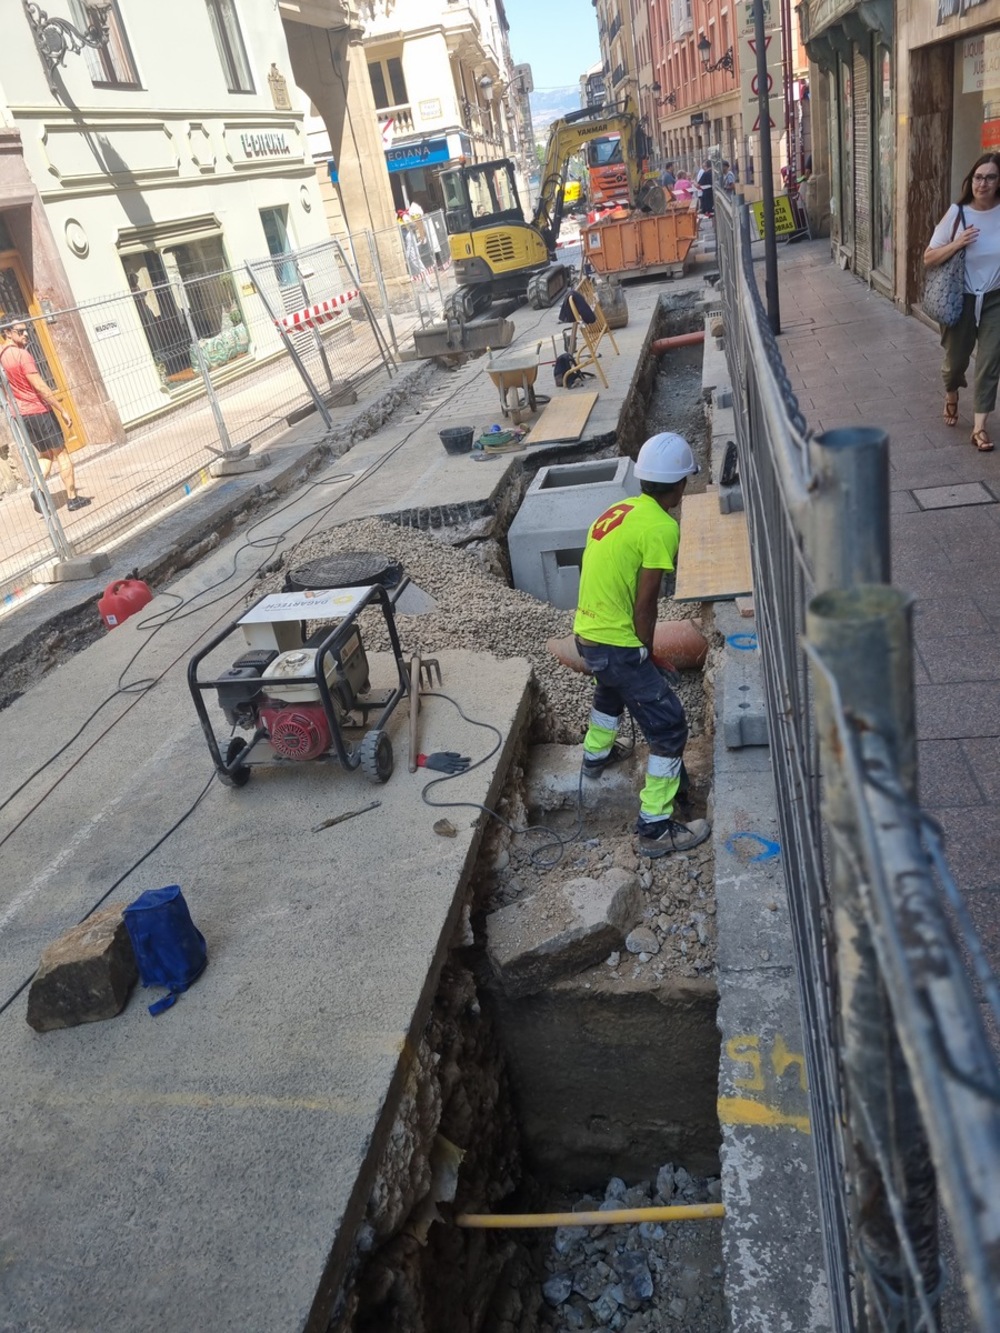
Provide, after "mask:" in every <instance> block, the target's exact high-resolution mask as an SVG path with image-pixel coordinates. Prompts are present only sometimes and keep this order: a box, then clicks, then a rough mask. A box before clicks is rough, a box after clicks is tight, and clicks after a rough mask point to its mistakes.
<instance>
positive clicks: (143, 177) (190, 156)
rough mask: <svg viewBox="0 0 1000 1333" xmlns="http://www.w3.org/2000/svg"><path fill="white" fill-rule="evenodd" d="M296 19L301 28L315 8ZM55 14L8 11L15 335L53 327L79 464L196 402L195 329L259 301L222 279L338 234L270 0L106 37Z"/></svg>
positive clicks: (5, 313)
mask: <svg viewBox="0 0 1000 1333" xmlns="http://www.w3.org/2000/svg"><path fill="white" fill-rule="evenodd" d="M282 8H284V6H282ZM294 8H295V9H296V11H297V12H298V16H299V17H298V19H297V20H296V22H298V21H299V19H301V18H302V17H303V11H305V10H306V9H307V8H308V6H307V5H306V4H305V3H301V4H300V3H296V4H295V5H294ZM313 8H314V9H317V10H319V9H322V10H324V11H330V10H331V6H329V5H326V4H324V5H319V4H317V5H314V6H313ZM48 10H49V12H48V14H43V13H42V12H41V10H40V8H39V7H38V6H35V5H31V4H27V3H24V0H8V2H7V6H6V8H5V16H4V25H3V37H4V40H3V44H2V46H0V125H2V129H0V318H2V317H10V316H11V315H14V316H20V317H24V316H33V317H35V318H36V324H35V325H34V336H35V346H34V350H35V352H36V355H38V356H39V357H41V359H42V361H43V362H44V369H45V371H46V373H47V374H48V375H49V377H50V379H51V381H52V382H54V383H55V384H56V386H57V387H58V388H59V390H60V392H61V393H62V394H63V395H64V397H65V398H66V399H67V405H68V406H69V407H70V408H71V412H70V415H71V417H72V419H73V421H74V431H75V434H74V436H73V437H72V438H70V440H69V444H70V447H71V448H72V447H78V446H79V445H81V444H83V443H86V442H87V439H88V438H89V439H91V440H109V439H114V438H119V437H120V434H121V426H122V422H123V421H124V422H127V421H130V420H136V419H139V418H142V417H145V416H148V415H150V414H154V413H156V412H159V411H161V410H163V409H164V408H168V407H170V406H172V404H173V403H174V402H175V401H176V400H177V399H178V397H179V396H183V394H184V393H185V392H186V391H187V390H188V389H189V387H190V386H189V385H188V384H187V381H188V380H190V379H191V378H192V370H191V364H190V358H189V356H188V355H187V349H188V348H189V346H190V342H191V338H190V336H189V334H190V328H191V327H192V326H193V328H194V332H195V335H196V336H197V338H198V339H199V340H201V339H206V340H208V339H216V340H218V339H219V338H220V337H223V335H226V334H227V333H229V332H231V330H232V329H233V327H234V326H241V324H242V313H243V312H242V302H243V301H244V299H245V298H246V292H245V291H243V290H241V288H242V286H243V284H241V282H240V281H239V279H238V277H237V276H236V275H233V276H231V277H214V276H213V275H220V274H223V273H224V272H225V271H226V270H229V269H236V270H238V268H239V266H240V265H241V264H242V263H243V261H244V260H246V259H249V258H259V257H261V256H267V255H268V254H277V253H280V252H282V251H285V250H287V249H289V248H293V247H295V246H300V245H304V244H308V243H310V242H314V241H318V240H321V239H325V238H326V237H327V236H328V235H329V233H328V231H327V228H326V221H325V218H324V216H323V209H322V205H321V200H320V196H319V191H318V189H317V186H316V179H315V172H314V168H313V164H312V161H311V159H310V157H309V155H308V153H307V145H306V139H305V133H304V118H303V114H302V111H301V110H300V109H298V108H297V106H296V101H297V96H296V90H295V88H294V86H293V82H294V78H295V72H294V71H293V69H292V68H291V66H290V61H289V44H288V42H287V41H286V35H285V27H284V26H283V24H282V19H281V17H280V16H279V14H278V11H277V9H276V7H275V5H274V3H273V2H272V0H244V3H241V4H240V5H239V6H237V5H236V4H235V3H234V0H174V3H173V5H172V6H171V18H170V22H165V21H164V17H163V10H162V8H161V7H160V6H156V5H151V4H149V3H147V0H111V3H110V5H109V6H107V8H106V11H105V12H106V20H105V23H106V27H105V29H104V30H103V31H102V30H101V28H100V27H99V26H98V17H97V16H98V15H99V13H100V12H101V10H100V8H99V7H97V6H87V5H86V4H84V3H82V0H50V3H49V5H48ZM338 12H339V11H338ZM325 17H326V19H327V20H328V19H329V17H330V14H329V12H326V13H325ZM294 26H295V25H294V24H293V23H291V22H290V23H289V24H288V28H289V29H290V30H291V29H293V28H294ZM299 26H300V27H301V26H302V25H301V24H300V25H299ZM327 49H328V48H327ZM362 74H363V75H365V83H367V78H366V71H364V70H362ZM377 165H378V166H379V167H380V166H381V163H380V162H378V163H377ZM371 193H372V194H375V193H376V191H375V190H374V189H372V190H371ZM386 197H387V198H388V188H387V186H386ZM174 291H175V292H177V296H178V302H180V303H182V304H184V305H186V306H187V308H188V313H189V315H190V324H188V323H187V322H186V321H185V320H182V319H181V317H180V314H179V311H178V309H177V302H175V301H174V298H173V295H172V294H171V293H172V292H174ZM110 295H114V296H115V297H116V298H117V303H116V304H114V305H111V304H110V303H104V304H98V303H99V302H101V301H102V299H103V298H107V297H108V296H110ZM74 308H75V310H74ZM60 311H70V312H71V313H69V314H63V315H60V316H58V317H56V314H55V312H60ZM39 317H45V318H39ZM274 338H275V347H276V346H277V340H276V335H274ZM223 340H225V339H223ZM265 340H266V337H265ZM229 341H230V342H231V343H232V356H233V359H234V361H241V362H247V361H249V362H252V361H253V359H254V357H253V354H251V353H248V348H247V344H246V339H245V338H239V337H233V338H231V339H230V340H229ZM182 345H183V346H182ZM136 348H138V349H140V353H141V355H138V356H137V354H136V351H135V349H136ZM257 350H258V353H260V354H266V353H267V352H269V351H271V350H274V348H271V347H264V346H260V347H258V349H257ZM126 366H127V371H126V369H125V367H126ZM234 369H235V371H236V372H237V373H241V371H242V365H238V366H236V367H235V368H234Z"/></svg>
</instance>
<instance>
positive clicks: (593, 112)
mask: <svg viewBox="0 0 1000 1333" xmlns="http://www.w3.org/2000/svg"><path fill="white" fill-rule="evenodd" d="M612 134H617V135H619V136H620V137H621V144H622V162H623V164H624V166H625V171H626V173H627V176H628V185H629V194H630V196H631V198H632V200H633V201H635V200H636V198H637V197H638V194H639V187H640V185H641V180H642V159H643V157H644V156H645V154H644V152H642V150H641V144H640V142H639V139H640V135H641V134H642V131H641V129H640V126H639V118H638V116H637V115H636V114H635V113H634V111H633V110H632V109H631V107H630V105H629V104H628V103H627V102H626V103H625V104H623V105H614V106H611V107H585V108H583V110H581V111H574V112H572V113H571V114H570V115H568V116H564V117H563V118H562V119H561V120H557V121H555V122H554V123H553V125H552V127H551V129H550V130H549V142H548V147H547V148H546V151H545V164H544V166H543V167H542V183H541V188H540V190H539V193H538V203H537V204H536V206H535V213H534V216H533V218H532V223H533V224H534V226H536V227H537V228H538V229H539V231H540V232H541V233H542V235H543V236H544V237H545V240H546V242H547V244H548V245H549V247H550V249H552V248H554V247H555V243H556V241H557V240H558V237H559V227H560V224H561V223H562V198H563V188H564V186H565V183H566V171H567V168H568V166H569V162H570V159H571V158H572V156H573V154H574V153H577V152H579V150H580V149H581V148H582V147H583V146H584V144H587V143H590V142H591V140H593V139H604V138H607V137H608V136H609V135H612Z"/></svg>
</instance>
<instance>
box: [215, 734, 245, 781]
mask: <svg viewBox="0 0 1000 1333" xmlns="http://www.w3.org/2000/svg"><path fill="white" fill-rule="evenodd" d="M246 748H247V743H246V741H245V740H244V739H243V737H242V736H234V737H233V739H232V740H231V741H230V742H229V744H228V745H227V746H226V763H227V764H231V763H232V762H233V760H234V759H235V758H236V756H237V755H238V754H241V753H242V752H243V751H244V750H245V749H246ZM219 781H220V782H221V783H222V785H223V786H224V787H245V786H246V785H247V783H248V782H249V781H250V769H249V767H248V766H247V765H246V764H240V765H239V766H238V767H237V768H234V769H233V771H232V772H231V773H220V774H219Z"/></svg>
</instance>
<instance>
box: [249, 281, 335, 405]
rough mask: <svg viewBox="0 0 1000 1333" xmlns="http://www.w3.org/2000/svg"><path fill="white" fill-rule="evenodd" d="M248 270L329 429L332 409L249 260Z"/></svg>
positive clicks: (255, 289)
mask: <svg viewBox="0 0 1000 1333" xmlns="http://www.w3.org/2000/svg"><path fill="white" fill-rule="evenodd" d="M246 271H247V274H248V275H249V278H250V281H251V283H253V289H254V291H255V292H256V293H257V295H258V296H259V297H260V303H261V305H262V306H263V307H264V309H265V310H266V311H267V313H268V314H269V315H270V317H271V322H272V323H273V325H274V327H275V328H276V329H277V331H278V336H279V337H280V338H281V341H282V342H283V343H284V344H285V350H286V351H287V353H288V355H289V356H290V357H291V359H292V364H293V365H294V366H295V369H296V370H297V371H298V372H299V376H300V378H301V380H302V383H303V384H304V385H305V386H306V391H307V393H308V394H309V397H310V398H311V399H312V400H313V403H314V404H315V406H316V411H317V412H318V413H319V414H320V416H321V417H322V418H323V425H324V426H325V427H326V428H327V430H329V429H330V427H331V426H332V425H333V417H331V416H330V409H329V408H328V407H327V405H326V403H325V402H324V401H323V399H322V397H321V396H320V393H319V390H318V389H317V388H316V385H315V384H314V383H313V381H312V376H311V375H310V374H309V372H308V370H306V367H305V363H304V362H303V360H302V358H301V357H300V356H299V352H298V348H297V347H296V346H295V343H294V342H293V341H292V339H291V338H290V337H289V336H288V330H287V329H286V328H285V326H284V324H282V322H281V318H280V316H279V315H278V312H277V311H276V310H275V309H274V307H273V305H272V304H271V302H270V301H269V300H268V299H267V296H266V294H265V292H264V288H263V287H262V286H261V284H260V283H259V282H258V281H257V275H256V274H255V273H254V271H253V268H252V267H251V265H250V262H249V260H248V261H247V263H246Z"/></svg>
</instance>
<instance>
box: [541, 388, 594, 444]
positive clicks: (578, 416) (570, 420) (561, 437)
mask: <svg viewBox="0 0 1000 1333" xmlns="http://www.w3.org/2000/svg"><path fill="white" fill-rule="evenodd" d="M597 397H598V395H597V394H596V393H580V392H579V391H578V390H576V389H571V390H570V391H569V392H568V393H566V394H565V395H560V396H559V397H556V398H553V399H552V402H551V403H549V405H548V407H547V408H546V409H545V411H544V412H543V413H542V415H541V416H540V417H539V418H538V420H537V422H536V423H535V424H534V425H533V426H532V428H531V433H530V434H529V435H528V438H527V441H526V442H527V443H528V444H564V443H566V442H568V441H571V440H578V439H579V438H580V436H581V435H582V434H583V428H584V426H586V424H587V418H588V417H589V416H590V414H591V412H592V411H593V409H594V404H595V403H596V402H597Z"/></svg>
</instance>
